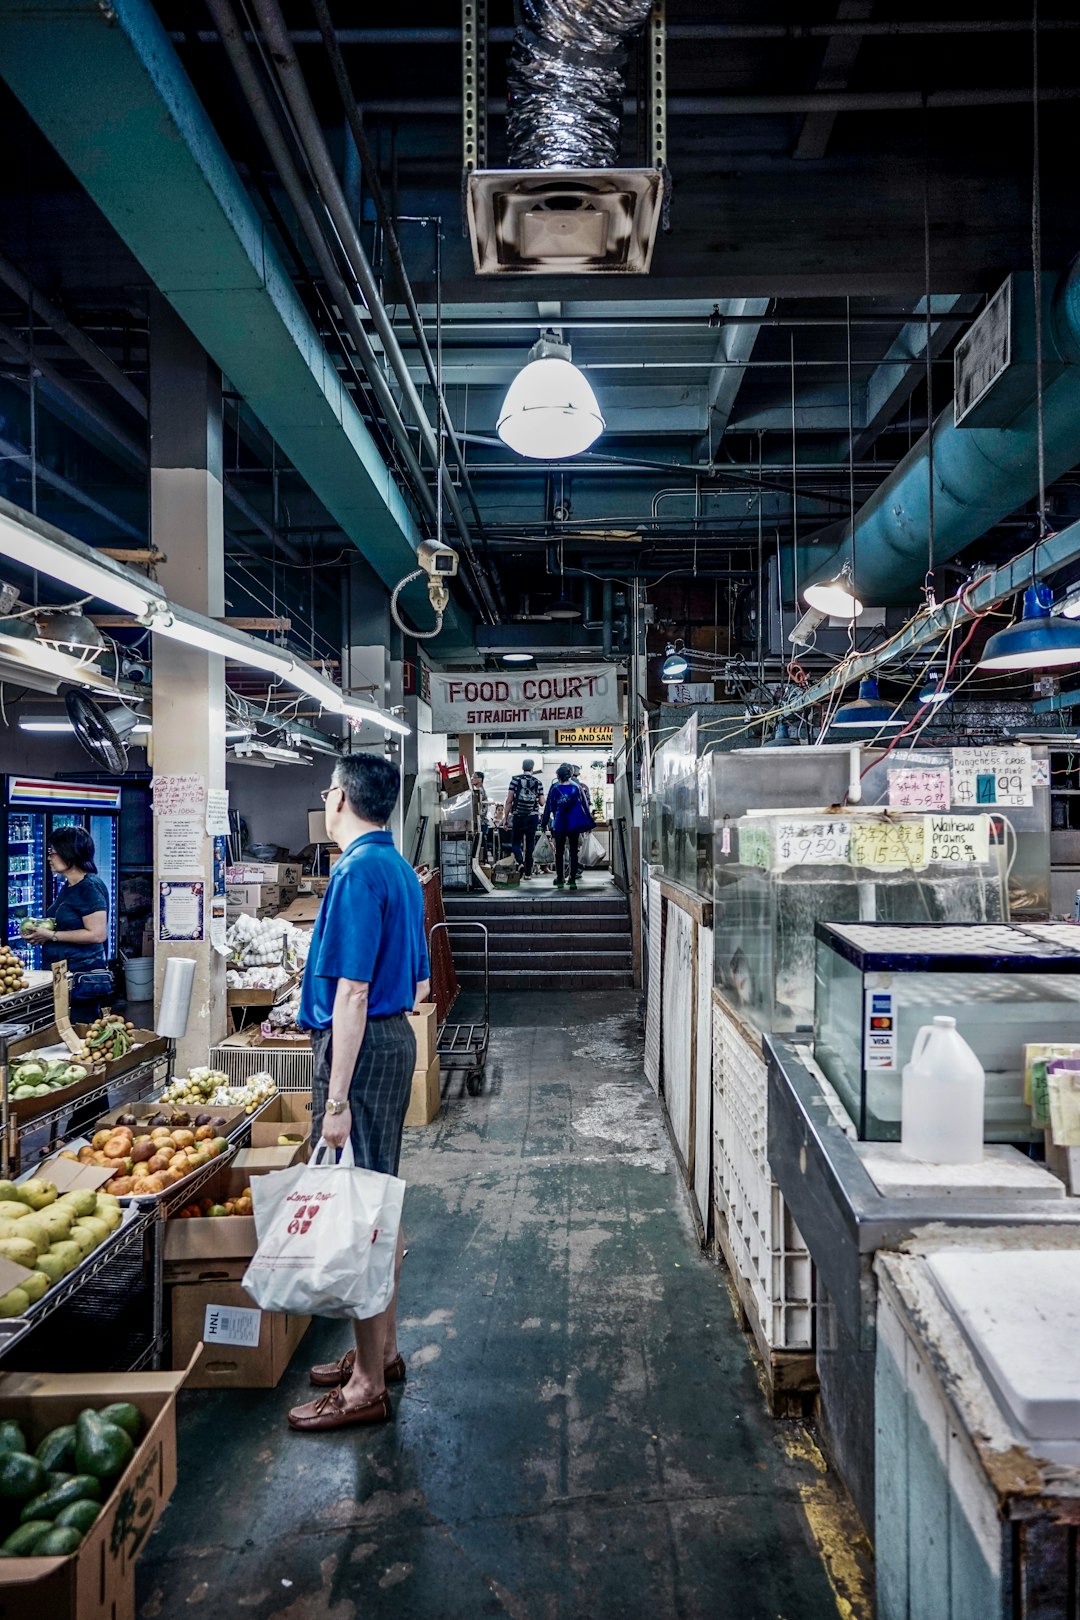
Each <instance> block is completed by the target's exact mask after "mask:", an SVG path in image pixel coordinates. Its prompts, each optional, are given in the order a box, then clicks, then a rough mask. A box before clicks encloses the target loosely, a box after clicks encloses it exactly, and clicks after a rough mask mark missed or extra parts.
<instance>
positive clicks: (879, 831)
mask: <svg viewBox="0 0 1080 1620" xmlns="http://www.w3.org/2000/svg"><path fill="white" fill-rule="evenodd" d="M926 820H927V818H926V817H923V816H913V817H912V818H911V819H910V820H907V821H886V820H885V819H884V818H881V819H876V818H875V819H874V820H872V821H871V820H870V819H866V820H859V821H853V822H852V824H851V864H852V866H910V867H915V868H918V867H922V866H925V865H926V845H927V835H926Z"/></svg>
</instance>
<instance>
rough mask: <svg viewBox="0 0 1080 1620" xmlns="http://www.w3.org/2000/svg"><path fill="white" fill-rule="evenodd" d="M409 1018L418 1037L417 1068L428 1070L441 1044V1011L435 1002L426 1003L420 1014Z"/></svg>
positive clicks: (410, 1014)
mask: <svg viewBox="0 0 1080 1620" xmlns="http://www.w3.org/2000/svg"><path fill="white" fill-rule="evenodd" d="M407 1016H408V1019H409V1023H410V1024H411V1025H412V1032H413V1034H414V1035H415V1036H416V1067H417V1068H418V1069H428V1068H430V1067H431V1060H432V1058H433V1057H434V1056H435V1049H436V1047H437V1046H438V1044H439V1009H438V1008H437V1007H436V1005H435V1003H434V1002H433V1001H426V1002H425V1003H424V1004H423V1006H422V1007H421V1008H420V1009H419V1011H418V1012H412V1013H409V1014H408V1015H407Z"/></svg>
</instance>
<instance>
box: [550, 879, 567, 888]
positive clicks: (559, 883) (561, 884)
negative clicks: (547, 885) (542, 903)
mask: <svg viewBox="0 0 1080 1620" xmlns="http://www.w3.org/2000/svg"><path fill="white" fill-rule="evenodd" d="M551 887H552V888H553V889H564V888H565V887H566V885H565V883H564V882H563V880H562V878H556V879H555V882H554V883H553V884H552V885H551Z"/></svg>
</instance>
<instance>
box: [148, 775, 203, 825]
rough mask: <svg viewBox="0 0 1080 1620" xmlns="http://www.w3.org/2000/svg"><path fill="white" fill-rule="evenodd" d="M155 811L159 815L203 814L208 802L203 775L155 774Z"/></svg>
mask: <svg viewBox="0 0 1080 1620" xmlns="http://www.w3.org/2000/svg"><path fill="white" fill-rule="evenodd" d="M153 795H154V812H155V814H156V815H159V816H201V815H202V810H203V805H204V804H205V803H206V779H205V778H204V777H202V776H195V775H190V776H155V777H154V785H153Z"/></svg>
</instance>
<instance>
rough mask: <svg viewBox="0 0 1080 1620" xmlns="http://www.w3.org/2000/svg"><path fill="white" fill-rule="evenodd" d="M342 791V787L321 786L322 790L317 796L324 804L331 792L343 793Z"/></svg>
mask: <svg viewBox="0 0 1080 1620" xmlns="http://www.w3.org/2000/svg"><path fill="white" fill-rule="evenodd" d="M344 791H345V789H344V788H339V787H328V788H323V790H322V792H321V793H320V794H319V798H320V799H321V800H322V802H323V804H325V803H326V801H327V799H328V798H329V797H330V795H331V793H344Z"/></svg>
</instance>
